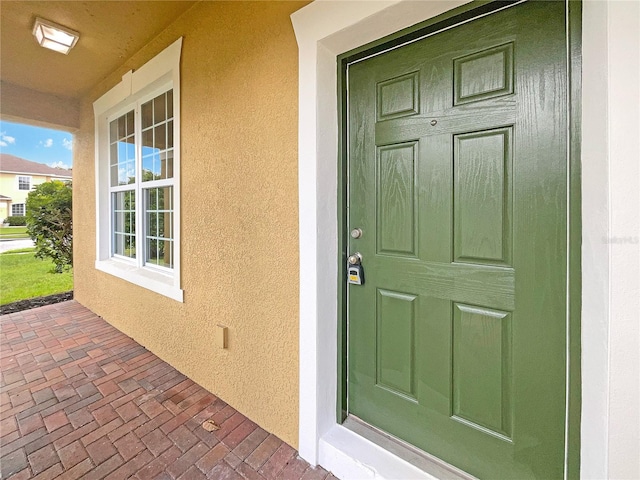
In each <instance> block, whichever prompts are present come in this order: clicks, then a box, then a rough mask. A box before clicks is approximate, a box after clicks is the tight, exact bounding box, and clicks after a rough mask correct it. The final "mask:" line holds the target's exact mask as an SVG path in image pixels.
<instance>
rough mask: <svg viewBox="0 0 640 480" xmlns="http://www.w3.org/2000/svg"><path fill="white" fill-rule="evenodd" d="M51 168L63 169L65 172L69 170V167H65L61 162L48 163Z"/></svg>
mask: <svg viewBox="0 0 640 480" xmlns="http://www.w3.org/2000/svg"><path fill="white" fill-rule="evenodd" d="M48 165H49V166H50V167H51V168H65V169H67V170H69V169H70V168H71V166H70V165H67V164H66V163H64V162H63V161H62V160H60V161H58V162H53V163H49V164H48Z"/></svg>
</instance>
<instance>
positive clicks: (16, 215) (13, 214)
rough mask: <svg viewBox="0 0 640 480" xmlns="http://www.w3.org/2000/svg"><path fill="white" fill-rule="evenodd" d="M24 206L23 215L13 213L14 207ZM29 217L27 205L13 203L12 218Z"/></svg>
mask: <svg viewBox="0 0 640 480" xmlns="http://www.w3.org/2000/svg"><path fill="white" fill-rule="evenodd" d="M19 205H21V206H22V213H13V209H14V207H17V206H19ZM26 215H27V205H26V204H25V203H12V204H11V216H12V217H24V216H26Z"/></svg>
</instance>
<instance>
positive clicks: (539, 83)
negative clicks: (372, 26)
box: [347, 2, 568, 479]
mask: <svg viewBox="0 0 640 480" xmlns="http://www.w3.org/2000/svg"><path fill="white" fill-rule="evenodd" d="M565 18H566V17H565V6H564V4H563V3H561V2H527V3H524V4H520V5H517V6H513V7H510V8H507V9H505V10H502V11H499V12H496V13H493V14H491V15H488V16H486V17H483V18H478V19H475V20H473V21H471V22H468V23H465V24H462V25H459V26H457V27H455V28H451V29H448V30H445V31H443V32H441V33H437V34H435V35H433V36H429V37H427V38H424V39H422V40H419V41H416V42H413V43H409V44H407V45H404V46H402V47H399V48H396V49H393V50H389V51H387V52H386V53H382V54H379V55H377V56H374V57H371V58H368V59H364V60H361V61H358V62H355V63H353V64H351V65H349V67H348V107H347V113H348V137H347V138H348V140H347V144H348V162H349V168H348V182H349V183H348V196H349V201H348V206H349V209H348V214H347V217H348V228H349V229H350V230H351V229H356V228H359V229H361V231H362V234H361V236H360V237H359V238H349V253H354V252H360V253H361V254H362V257H363V260H362V266H363V269H364V275H365V284H364V285H349V287H348V357H347V358H348V384H347V390H348V412H349V414H350V415H354V416H356V417H358V418H360V419H361V420H363V421H364V422H366V423H369V424H371V425H373V426H375V427H377V428H379V429H381V430H383V431H385V432H388V433H390V434H391V435H393V436H396V437H398V438H400V439H402V440H404V441H406V442H408V443H410V444H412V445H415V446H416V447H418V448H420V449H422V450H424V451H426V452H429V453H431V454H433V455H435V456H437V457H439V458H441V459H443V460H445V461H446V462H449V463H451V464H453V465H455V466H457V467H459V468H461V469H462V470H464V471H467V472H469V473H471V474H473V475H476V476H478V477H481V478H509V479H525V478H545V479H558V478H562V477H563V469H564V458H565V414H566V370H567V364H566V347H567V344H566V333H567V328H566V311H567V303H566V302H567V289H566V283H567V227H566V223H567V212H566V210H567V200H566V199H567V140H568V139H567V115H566V107H567V74H566V71H567V66H566V63H567V53H566V52H567V51H566V46H565V44H566V37H565Z"/></svg>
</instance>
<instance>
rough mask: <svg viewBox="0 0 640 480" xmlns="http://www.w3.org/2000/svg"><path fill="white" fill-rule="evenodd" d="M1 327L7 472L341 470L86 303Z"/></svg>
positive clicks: (318, 473)
mask: <svg viewBox="0 0 640 480" xmlns="http://www.w3.org/2000/svg"><path fill="white" fill-rule="evenodd" d="M0 328H1V330H0V346H1V350H0V367H1V369H2V378H1V382H0V412H1V417H0V418H1V422H0V464H1V467H0V468H1V474H2V478H3V479H9V478H11V479H13V480H18V479H20V480H23V479H29V478H34V479H38V480H41V479H52V478H58V479H77V478H83V479H100V478H107V479H125V478H134V479H138V480H143V479H151V478H157V479H177V478H179V479H187V480H190V479H194V480H195V479H200V478H212V479H220V480H222V479H231V480H233V479H235V480H241V479H250V480H253V479H258V480H260V479H275V478H278V479H291V480H298V479H303V480H335V477H334V476H333V475H331V474H330V473H328V472H327V471H326V470H324V469H322V468H313V467H311V466H309V464H308V463H307V462H305V461H304V460H302V459H301V458H299V457H298V455H297V452H296V451H295V450H294V449H293V448H292V447H291V446H289V445H287V444H286V443H284V442H283V441H282V440H280V439H279V438H277V437H275V436H274V435H272V434H270V433H269V432H267V431H265V430H263V429H262V428H260V427H259V426H258V425H256V424H255V423H254V422H252V421H251V420H250V419H248V418H246V417H245V416H243V415H242V414H240V413H239V412H237V411H236V410H234V409H233V408H232V407H231V406H230V405H227V404H226V403H225V402H223V401H222V400H221V399H219V398H217V397H216V396H214V395H212V394H211V393H209V392H207V391H206V390H204V389H203V388H202V387H200V386H199V385H197V384H195V383H194V382H193V381H191V380H189V379H188V378H186V377H185V376H184V375H182V374H181V373H180V372H178V371H177V370H175V369H174V368H172V367H171V366H170V365H168V364H167V363H165V362H163V361H162V360H160V359H159V358H158V357H156V356H155V355H154V354H152V353H151V352H149V351H147V350H146V349H145V348H144V347H142V346H140V345H138V344H137V343H136V342H134V341H133V340H132V339H130V338H129V337H127V336H126V335H124V334H123V333H121V332H119V331H118V330H116V329H115V328H113V327H112V326H111V325H109V324H108V323H106V322H105V321H104V320H102V319H101V318H100V317H98V316H97V315H95V314H94V313H92V312H91V311H89V310H87V309H86V308H84V307H83V306H82V305H80V304H79V303H77V302H75V301H70V302H64V303H59V304H56V305H49V306H46V307H41V308H37V309H33V310H26V311H23V312H20V313H14V314H10V315H4V316H0ZM207 420H211V421H213V422H214V423H215V425H216V426H218V427H219V429H218V430H214V431H211V432H210V431H208V430H207V429H205V428H203V424H204V422H205V421H207Z"/></svg>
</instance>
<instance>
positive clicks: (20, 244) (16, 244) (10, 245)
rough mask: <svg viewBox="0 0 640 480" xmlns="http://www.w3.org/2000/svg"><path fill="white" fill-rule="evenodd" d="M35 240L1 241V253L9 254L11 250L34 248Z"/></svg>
mask: <svg viewBox="0 0 640 480" xmlns="http://www.w3.org/2000/svg"><path fill="white" fill-rule="evenodd" d="M33 245H34V243H33V240H31V239H30V238H29V239H20V240H0V253H2V252H7V251H9V250H17V249H18V248H29V247H33Z"/></svg>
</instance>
